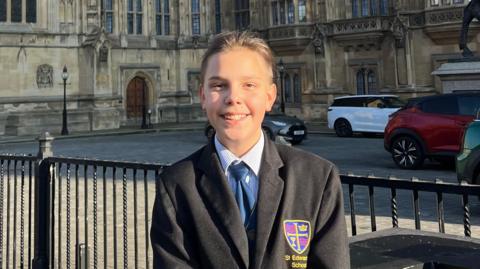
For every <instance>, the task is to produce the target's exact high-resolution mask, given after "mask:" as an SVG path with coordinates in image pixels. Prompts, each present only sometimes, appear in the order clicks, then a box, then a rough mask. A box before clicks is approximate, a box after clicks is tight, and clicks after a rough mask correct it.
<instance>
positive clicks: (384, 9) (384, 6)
mask: <svg viewBox="0 0 480 269" xmlns="http://www.w3.org/2000/svg"><path fill="white" fill-rule="evenodd" d="M380 15H382V16H387V15H388V0H380Z"/></svg>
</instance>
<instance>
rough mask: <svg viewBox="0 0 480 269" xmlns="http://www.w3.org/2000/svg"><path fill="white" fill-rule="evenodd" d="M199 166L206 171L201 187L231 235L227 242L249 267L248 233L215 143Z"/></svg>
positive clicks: (207, 148) (211, 145) (202, 177)
mask: <svg viewBox="0 0 480 269" xmlns="http://www.w3.org/2000/svg"><path fill="white" fill-rule="evenodd" d="M199 168H200V169H201V170H202V171H203V172H204V174H203V175H202V176H201V177H200V181H199V188H200V190H201V191H202V192H203V193H204V198H205V200H206V202H207V205H210V206H211V207H212V208H213V210H214V212H215V213H216V216H215V220H218V222H219V223H220V224H221V225H222V226H223V228H224V230H225V231H226V233H227V234H228V235H229V237H230V238H229V239H231V241H228V238H226V239H227V243H228V244H229V245H231V243H232V242H233V245H234V246H235V248H236V249H237V250H238V253H239V255H240V256H241V259H242V260H243V262H244V267H245V268H247V267H248V264H249V256H248V239H247V233H246V231H245V227H244V226H243V222H242V220H241V217H240V212H239V210H238V206H237V203H236V201H235V198H234V196H233V194H230V193H231V189H230V186H229V185H228V182H227V179H226V177H225V174H224V173H223V169H222V167H221V164H220V161H219V159H218V156H217V153H216V152H215V150H214V145H213V143H209V144H208V145H207V146H206V147H205V150H204V151H203V153H202V155H201V157H200V160H199ZM221 228H222V227H220V230H222V229H221Z"/></svg>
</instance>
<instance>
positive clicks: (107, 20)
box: [102, 0, 159, 33]
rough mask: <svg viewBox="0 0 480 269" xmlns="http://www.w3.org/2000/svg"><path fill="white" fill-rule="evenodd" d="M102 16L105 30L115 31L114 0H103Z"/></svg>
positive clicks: (108, 31)
mask: <svg viewBox="0 0 480 269" xmlns="http://www.w3.org/2000/svg"><path fill="white" fill-rule="evenodd" d="M158 1H159V0H158ZM102 17H103V21H102V24H103V27H104V28H105V31H106V32H107V33H113V0H105V1H103V6H102Z"/></svg>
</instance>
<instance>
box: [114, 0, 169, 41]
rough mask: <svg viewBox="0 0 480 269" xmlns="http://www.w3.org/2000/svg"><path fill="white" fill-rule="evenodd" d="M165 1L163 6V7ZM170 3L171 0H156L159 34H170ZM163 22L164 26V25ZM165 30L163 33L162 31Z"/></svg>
mask: <svg viewBox="0 0 480 269" xmlns="http://www.w3.org/2000/svg"><path fill="white" fill-rule="evenodd" d="M110 1H111V0H110ZM162 1H163V8H162ZM169 12H170V3H169V0H156V1H155V13H156V17H155V25H156V34H157V35H162V34H163V35H169V34H170V14H169ZM162 24H163V27H162ZM162 31H163V33H162Z"/></svg>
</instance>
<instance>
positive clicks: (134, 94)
mask: <svg viewBox="0 0 480 269" xmlns="http://www.w3.org/2000/svg"><path fill="white" fill-rule="evenodd" d="M147 90H148V89H147V84H146V83H145V79H144V78H141V77H134V78H133V79H132V80H131V81H130V82H129V83H128V86H127V120H129V121H132V122H139V121H140V120H142V124H143V121H145V117H146V112H147Z"/></svg>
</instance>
